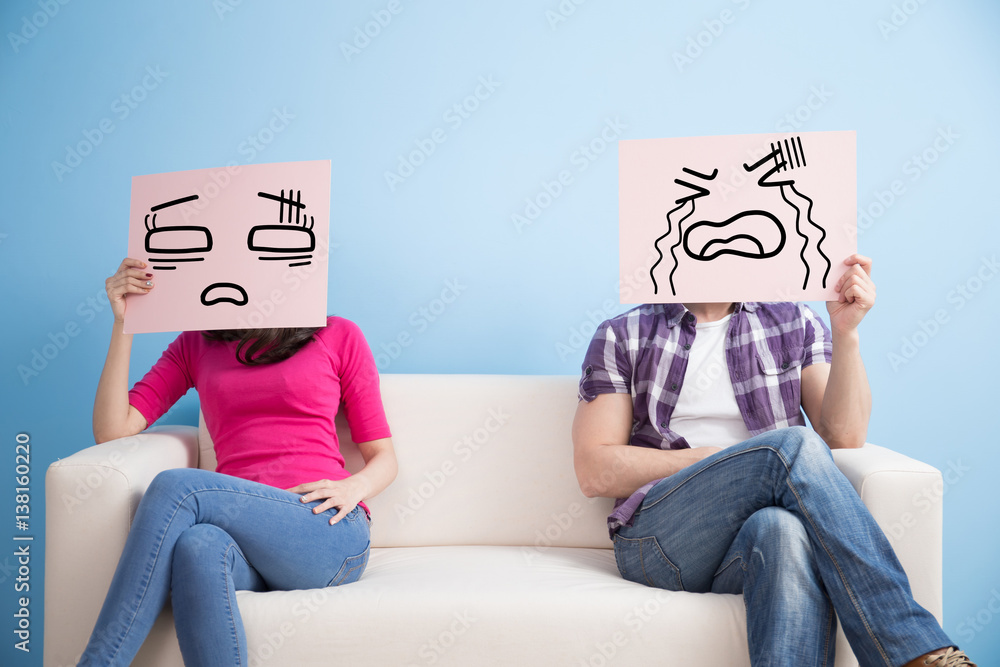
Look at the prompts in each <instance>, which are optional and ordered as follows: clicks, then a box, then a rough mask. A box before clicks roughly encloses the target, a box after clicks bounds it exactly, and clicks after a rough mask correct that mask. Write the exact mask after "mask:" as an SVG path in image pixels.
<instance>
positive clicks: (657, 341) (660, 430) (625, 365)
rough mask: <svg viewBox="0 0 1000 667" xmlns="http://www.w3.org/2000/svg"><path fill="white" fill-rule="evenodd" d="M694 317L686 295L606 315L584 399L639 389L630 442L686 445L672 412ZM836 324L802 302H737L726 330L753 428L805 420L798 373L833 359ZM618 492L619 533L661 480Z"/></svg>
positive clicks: (611, 523)
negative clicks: (686, 304) (683, 301)
mask: <svg viewBox="0 0 1000 667" xmlns="http://www.w3.org/2000/svg"><path fill="white" fill-rule="evenodd" d="M695 323H696V322H695V317H694V315H692V314H691V313H689V312H688V310H687V308H685V307H684V306H683V305H681V304H679V303H666V304H646V305H642V306H639V307H637V308H633V309H632V310H629V311H627V312H625V313H622V314H621V315H618V316H617V317H614V318H612V319H610V320H607V321H606V322H604V323H603V324H602V325H601V326H600V327H599V328H598V329H597V332H596V333H595V334H594V338H593V340H592V341H591V342H590V347H589V348H588V349H587V355H586V357H584V360H583V375H582V377H581V378H580V400H583V401H588V402H589V401H592V400H594V399H595V398H597V396H598V395H599V394H631V395H632V436H631V438H630V440H629V444H631V445H635V446H637V447H656V448H658V449H683V448H685V447H688V446H689V445H688V443H687V442H686V441H685V440H684V438H683V437H681V436H680V435H678V434H677V433H675V432H673V431H671V430H670V416H671V415H672V414H673V412H674V406H676V405H677V397H678V396H679V395H680V392H681V385H682V384H683V383H684V371H685V370H686V369H687V362H688V350H690V349H691V343H692V342H693V341H694V337H695V331H696V330H695ZM832 349H833V347H832V343H831V340H830V331H829V329H827V327H826V324H824V322H823V321H822V320H821V319H820V318H819V316H818V315H817V314H816V312H815V311H813V310H812V309H811V308H809V307H808V306H806V305H804V304H798V303H754V302H747V303H737V304H736V308H735V310H734V312H733V316H732V319H730V321H729V331H728V333H727V335H726V363H727V366H728V367H729V378H730V380H731V381H732V383H733V390H734V392H735V394H736V404H737V405H738V406H739V408H740V414H741V415H742V416H743V422H744V423H745V424H746V426H747V429H748V430H749V431H750V433H751V434H752V435H757V434H759V433H763V432H765V431H770V430H772V429H776V428H784V427H787V426H801V425H804V424H805V418H804V417H803V415H802V407H801V404H802V401H801V396H800V393H799V392H800V387H799V378H800V375H801V371H802V369H803V368H805V367H806V366H809V365H811V364H814V363H821V362H826V363H830V360H831V359H832ZM658 481H660V480H653V481H652V482H649V483H648V484H646V485H644V486H642V487H641V488H639V489H638V490H637V491H636V492H635V493H633V494H632V495H631V496H629V497H628V498H619V499H618V501H617V502H616V503H615V509H614V511H613V512H612V513H611V515H610V516H609V517H608V529H609V530H610V531H611V533H612V535H613V534H614V533H615V531H617V530H618V528H620V527H621V526H622V525H625V524H629V523H630V522H631V520H632V515H633V514H635V511H636V510H637V509H638V508H639V505H640V504H642V500H643V498H645V497H646V493H647V492H648V491H649V489H650V488H652V487H653V485H654V484H656V482H658Z"/></svg>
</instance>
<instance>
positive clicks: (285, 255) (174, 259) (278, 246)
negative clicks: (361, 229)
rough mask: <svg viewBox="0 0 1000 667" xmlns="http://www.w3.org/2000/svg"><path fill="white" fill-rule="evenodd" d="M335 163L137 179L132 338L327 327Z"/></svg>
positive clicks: (129, 315) (132, 220)
mask: <svg viewBox="0 0 1000 667" xmlns="http://www.w3.org/2000/svg"><path fill="white" fill-rule="evenodd" d="M329 230H330V161H329V160H317V161H312V162H284V163H278V164H258V165H249V166H240V167H225V168H219V169H196V170H193V171H177V172H173V173H168V174H151V175H148V176H135V177H133V179H132V206H131V211H130V214H129V238H128V255H129V257H133V258H136V259H141V260H142V261H144V262H146V264H147V265H148V267H147V271H148V272H149V273H152V274H153V278H152V280H153V281H154V282H155V287H154V288H153V290H152V291H150V292H149V293H148V294H141V295H140V294H130V295H128V296H127V297H126V302H125V333H148V332H154V331H191V330H209V329H248V328H276V327H318V326H323V325H324V324H326V314H327V313H326V289H327V275H328V258H329Z"/></svg>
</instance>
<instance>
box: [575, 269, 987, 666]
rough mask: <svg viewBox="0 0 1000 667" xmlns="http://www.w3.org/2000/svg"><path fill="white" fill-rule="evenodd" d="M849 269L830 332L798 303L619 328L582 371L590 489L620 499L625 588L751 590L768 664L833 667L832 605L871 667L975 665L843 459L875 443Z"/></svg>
mask: <svg viewBox="0 0 1000 667" xmlns="http://www.w3.org/2000/svg"><path fill="white" fill-rule="evenodd" d="M845 264H847V265H848V267H849V268H848V270H847V271H846V272H845V274H844V275H843V277H842V278H841V279H840V280H839V281H838V282H837V285H836V287H835V289H836V291H837V293H838V295H839V298H838V300H837V301H831V302H828V303H827V310H828V312H829V315H830V329H829V330H828V329H827V327H826V325H825V324H824V323H823V322H822V321H821V320H820V319H819V317H818V316H817V315H816V314H815V313H814V312H813V311H812V310H810V309H809V308H808V307H806V306H804V305H800V304H792V303H774V304H766V303H692V304H684V305H683V306H682V305H681V304H654V305H644V306H640V307H638V308H635V309H633V310H630V311H628V312H626V313H623V314H622V315H619V316H618V317H615V318H612V319H611V320H608V321H607V322H605V323H604V324H603V325H602V326H601V327H600V328H599V329H598V331H597V333H596V334H595V335H594V339H593V340H592V341H591V344H590V347H589V349H588V350H587V355H586V358H585V360H584V363H583V376H582V378H581V380H580V398H581V402H580V404H579V407H578V408H577V413H576V419H575V421H574V424H573V443H574V460H575V467H576V473H577V478H578V480H579V482H580V487H581V489H582V490H583V492H584V493H585V494H586V495H587V496H589V497H594V496H603V497H610V498H617V499H618V500H617V502H616V503H615V509H614V511H613V512H612V514H611V516H609V517H608V527H609V529H610V531H611V535H612V539H613V540H614V543H615V555H616V558H617V562H618V568H619V571H620V572H621V574H622V576H623V577H624V578H626V579H628V580H630V581H636V582H639V583H643V584H646V585H650V586H657V587H659V588H665V589H668V590H685V591H691V592H701V593H704V592H716V593H742V594H743V596H744V602H745V604H746V609H747V633H748V639H749V645H750V659H751V663H752V664H753V665H754V666H755V667H756V666H759V665H789V666H794V667H803V666H807V665H831V664H833V651H834V643H835V642H834V632H835V630H836V616H835V615H834V612H835V611H836V615H837V616H839V618H840V619H841V622H842V623H843V625H844V632H845V634H846V635H847V637H848V639H849V640H850V643H851V647H852V648H853V649H854V653H855V655H856V656H857V657H858V660H859V662H860V663H861V665H863V666H865V665H881V666H885V667H899V666H900V665H905V666H907V667H909V666H911V665H936V666H937V667H958V666H961V665H964V666H972V667H974V663H972V662H971V661H970V660H969V659H968V658H967V657H966V655H965V654H964V653H963V652H961V651H958V650H957V648H955V647H954V645H953V643H952V642H951V640H950V639H949V638H948V636H947V635H945V633H944V631H943V630H942V629H941V627H940V625H938V623H937V621H936V620H935V619H934V617H933V616H932V615H931V614H930V613H929V612H927V611H926V610H925V609H923V608H922V607H920V606H919V605H918V604H917V603H916V602H915V601H914V600H913V597H912V595H911V594H910V588H909V583H908V582H907V579H906V575H905V573H904V572H903V570H902V567H901V566H900V564H899V561H898V560H897V559H896V556H895V554H894V553H893V551H892V547H891V546H890V545H889V543H888V541H887V540H886V538H885V535H884V534H883V533H882V531H881V529H880V528H879V527H878V525H877V524H876V523H875V521H874V520H873V519H872V517H871V515H870V514H869V513H868V510H867V509H866V508H865V506H864V505H863V504H862V502H861V500H860V498H859V497H858V495H857V493H856V492H855V491H854V488H853V487H852V486H851V484H850V483H849V482H848V481H847V479H846V478H845V477H844V476H843V475H842V474H841V473H840V471H839V470H838V469H837V468H836V466H835V465H834V463H833V459H832V457H831V455H830V448H831V447H832V448H838V447H861V446H862V445H863V444H864V442H865V436H866V433H867V428H868V419H869V415H870V414H871V392H870V389H869V386H868V380H867V377H866V375H865V369H864V364H863V363H862V360H861V354H860V346H859V337H858V324H859V323H860V322H861V320H862V319H863V318H864V316H865V314H866V313H867V312H868V310H870V309H871V307H872V306H873V305H874V303H875V285H874V283H873V282H872V280H871V260H870V259H868V258H867V257H863V256H861V255H852V256H851V257H849V258H848V259H847V260H845ZM831 330H832V333H831ZM803 409H804V410H805V413H806V415H808V417H809V421H810V423H811V424H812V425H813V428H814V429H815V430H811V429H807V428H805V427H804V424H805V420H804V419H803V416H802V410H803ZM824 441H825V442H824ZM612 471H614V472H612Z"/></svg>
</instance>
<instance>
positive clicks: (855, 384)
mask: <svg viewBox="0 0 1000 667" xmlns="http://www.w3.org/2000/svg"><path fill="white" fill-rule="evenodd" d="M871 411H872V394H871V388H870V387H869V385H868V375H867V373H866V372H865V365H864V362H863V361H862V360H861V345H860V341H859V337H858V332H857V330H856V329H855V330H853V331H850V332H847V333H842V334H838V333H837V332H834V334H833V360H832V362H831V364H830V379H829V381H828V383H827V386H826V393H825V394H824V395H823V407H822V411H821V413H820V414H821V417H820V423H819V425H818V428H817V429H816V430H817V431H818V432H819V434H820V435H821V436H823V439H824V440H826V442H827V444H829V445H830V447H832V448H834V449H837V448H841V447H860V446H862V445H863V444H864V443H865V439H866V437H867V434H868V420H869V418H870V417H871Z"/></svg>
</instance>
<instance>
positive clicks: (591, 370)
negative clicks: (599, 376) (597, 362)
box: [583, 366, 594, 375]
mask: <svg viewBox="0 0 1000 667" xmlns="http://www.w3.org/2000/svg"><path fill="white" fill-rule="evenodd" d="M593 372H594V369H593V368H591V367H590V366H587V369H586V370H585V371H583V374H584V375H590V374H591V373H593Z"/></svg>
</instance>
